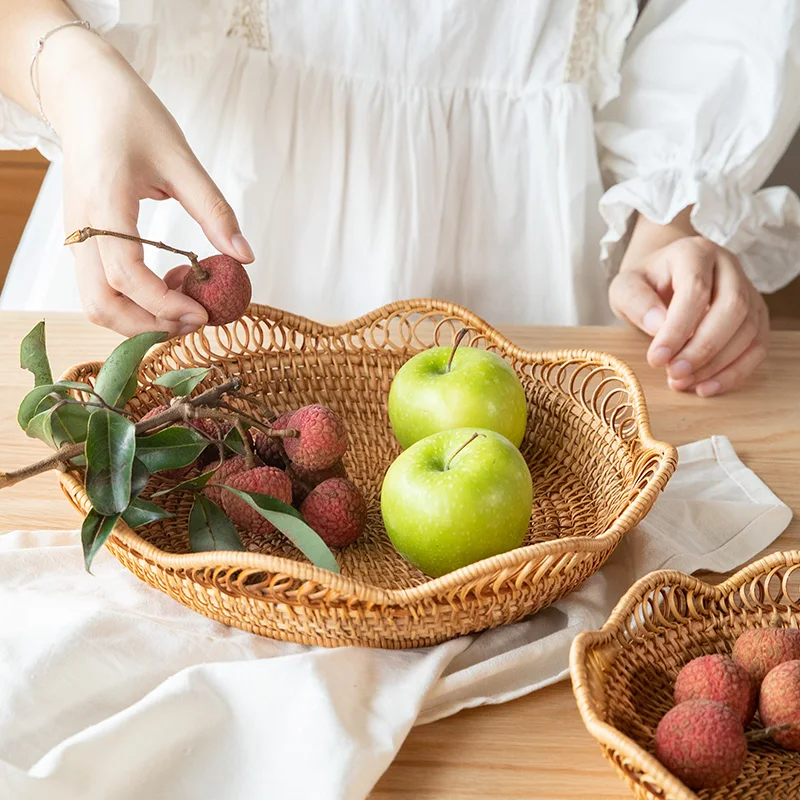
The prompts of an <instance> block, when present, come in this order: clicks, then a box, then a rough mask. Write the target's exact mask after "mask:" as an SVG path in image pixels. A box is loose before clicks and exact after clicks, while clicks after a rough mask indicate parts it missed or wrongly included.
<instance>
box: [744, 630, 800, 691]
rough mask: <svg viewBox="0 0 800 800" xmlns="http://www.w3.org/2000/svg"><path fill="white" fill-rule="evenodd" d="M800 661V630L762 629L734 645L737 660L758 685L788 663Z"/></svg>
mask: <svg viewBox="0 0 800 800" xmlns="http://www.w3.org/2000/svg"><path fill="white" fill-rule="evenodd" d="M797 658H800V630H797V629H796V628H758V629H756V630H750V631H745V632H744V633H743V634H742V635H741V636H739V638H738V639H737V640H736V643H735V644H734V645H733V660H734V661H736V662H737V663H738V664H741V665H742V666H743V667H744V668H745V669H746V670H747V671H748V672H749V673H750V677H751V678H752V679H753V681H754V683H756V684H757V685H758V684H760V683H761V681H763V680H764V677H765V676H766V674H767V673H768V672H769V671H770V670H771V669H772V668H773V667H777V666H778V664H782V663H783V662H784V661H793V660H795V659H797Z"/></svg>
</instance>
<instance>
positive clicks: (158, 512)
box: [122, 497, 173, 528]
mask: <svg viewBox="0 0 800 800" xmlns="http://www.w3.org/2000/svg"><path fill="white" fill-rule="evenodd" d="M172 516H173V515H172V514H170V513H169V511H164V509H163V508H161V507H160V506H157V505H156V504H155V503H151V502H150V501H148V500H142V498H141V497H138V498H136V499H135V500H133V501H131V504H130V505H129V506H128V507H127V508H126V509H125V511H123V512H122V519H124V520H125V522H127V523H128V525H130V526H131V528H141V527H142V526H143V525H149V524H150V523H151V522H156V521H157V520H160V519H167V518H168V517H172Z"/></svg>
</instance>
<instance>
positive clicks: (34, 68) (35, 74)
mask: <svg viewBox="0 0 800 800" xmlns="http://www.w3.org/2000/svg"><path fill="white" fill-rule="evenodd" d="M75 25H79V26H80V27H81V28H86V30H87V31H92V32H93V33H94V31H93V30H92V26H91V23H90V22H89V21H88V20H85V19H74V20H72V22H65V23H64V24H63V25H58V26H57V27H55V28H53V30H51V31H48V32H47V33H46V34H45V35H44V36H41V37H39V38H38V39H37V40H36V49H35V50H34V51H33V59H31V69H30V73H31V86H32V87H33V94H34V96H35V97H36V107H37V108H38V109H39V116H40V117H41V118H42V120H43V121H44V123H45V125H47V127H48V128H50V130H53V126H52V125H51V124H50V120H49V119H47V116H46V115H45V113H44V109H43V108H42V97H41V94H40V93H39V55H40V54H41V52H42V50H44V43H45V42H46V41H47V40H48V39H49V38H50V37H51V36H52V35H53V34H54V33H58V32H59V31H63V30H64V28H72V27H74V26H75Z"/></svg>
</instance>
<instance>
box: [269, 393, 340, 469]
mask: <svg viewBox="0 0 800 800" xmlns="http://www.w3.org/2000/svg"><path fill="white" fill-rule="evenodd" d="M289 425H290V427H291V428H294V429H296V430H298V431H299V432H300V435H299V436H297V437H294V438H286V439H284V440H283V446H284V448H285V450H286V455H287V456H289V458H290V459H291V460H292V461H294V463H295V464H299V465H300V466H301V467H305V468H306V469H313V470H317V469H327V468H328V467H332V466H333V465H334V464H335V463H336V462H337V461H339V460H340V459H341V457H342V456H343V455H344V454H345V451H346V450H347V428H345V425H344V422H343V421H342V419H341V417H340V416H339V415H338V414H337V413H336V412H334V411H331V409H329V408H327V407H326V406H322V405H319V404H318V403H317V404H315V405H312V406H304V407H303V408H301V409H298V410H297V411H295V412H294V414H293V415H292V417H291V419H290V420H289Z"/></svg>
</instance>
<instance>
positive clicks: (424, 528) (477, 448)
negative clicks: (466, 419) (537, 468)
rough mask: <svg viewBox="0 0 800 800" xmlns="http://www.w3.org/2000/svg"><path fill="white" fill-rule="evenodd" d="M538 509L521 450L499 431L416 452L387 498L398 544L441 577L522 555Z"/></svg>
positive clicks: (468, 431) (456, 434)
mask: <svg viewBox="0 0 800 800" xmlns="http://www.w3.org/2000/svg"><path fill="white" fill-rule="evenodd" d="M532 503H533V487H532V481H531V474H530V471H529V470H528V466H527V464H526V463H525V459H524V458H523V457H522V454H521V453H520V452H519V450H518V449H517V448H516V447H515V446H514V445H513V444H512V443H511V442H510V441H509V440H508V439H507V438H506V437H505V436H502V435H501V434H499V433H497V432H496V431H490V430H485V429H475V428H455V429H453V430H447V431H441V432H439V433H435V434H433V435H431V436H428V437H426V438H425V439H422V440H421V441H419V442H417V443H416V444H413V445H412V446H411V447H409V448H408V450H405V451H404V452H403V453H401V454H400V455H399V456H398V457H397V459H395V461H394V462H393V463H392V465H391V466H390V467H389V469H388V471H387V473H386V476H385V477H384V480H383V488H382V492H381V512H382V514H383V521H384V524H385V526H386V532H387V534H388V535H389V538H390V539H391V541H392V544H393V545H394V546H395V548H397V550H398V552H399V553H400V554H401V555H402V556H403V557H404V558H405V559H407V560H408V561H410V562H411V563H412V564H414V565H415V566H416V567H417V568H419V569H420V570H422V572H424V573H426V574H428V575H432V576H434V577H438V576H439V575H444V574H445V573H447V572H452V571H453V570H456V569H459V568H460V567H465V566H467V565H468V564H472V563H474V562H476V561H480V560H481V559H484V558H489V557H490V556H494V555H497V554H498V553H504V552H506V551H507V550H513V549H514V548H515V547H519V546H520V544H522V540H523V539H524V538H525V534H526V532H527V530H528V523H529V521H530V515H531V506H532Z"/></svg>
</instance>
